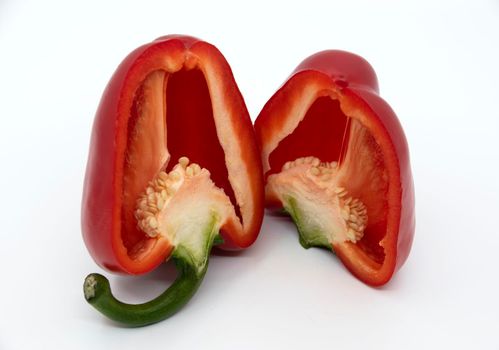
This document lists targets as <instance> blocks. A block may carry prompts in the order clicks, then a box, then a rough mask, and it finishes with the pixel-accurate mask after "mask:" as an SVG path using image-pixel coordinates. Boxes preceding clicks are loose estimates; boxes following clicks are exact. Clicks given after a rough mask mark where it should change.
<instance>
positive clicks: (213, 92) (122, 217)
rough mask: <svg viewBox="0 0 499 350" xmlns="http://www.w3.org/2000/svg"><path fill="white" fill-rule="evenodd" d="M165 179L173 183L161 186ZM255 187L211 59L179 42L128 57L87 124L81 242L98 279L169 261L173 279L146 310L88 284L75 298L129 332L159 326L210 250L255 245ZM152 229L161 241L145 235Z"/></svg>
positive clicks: (242, 137)
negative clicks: (95, 266) (90, 129)
mask: <svg viewBox="0 0 499 350" xmlns="http://www.w3.org/2000/svg"><path fill="white" fill-rule="evenodd" d="M187 157H188V158H187ZM177 161H179V164H177V165H175V164H176V162H177ZM189 161H192V164H191V165H188V163H189ZM172 174H176V175H172ZM165 176H167V177H168V176H169V177H170V178H172V177H176V178H177V180H179V182H178V183H176V184H174V183H173V182H174V181H173V182H172V183H169V184H166V183H163V181H164V180H165ZM170 180H174V179H173V178H172V179H170ZM262 183H263V179H262V171H261V163H260V160H259V159H258V151H257V145H256V141H255V138H254V132H253V128H252V125H251V120H250V118H249V115H248V112H247V110H246V107H245V105H244V101H243V99H242V97H241V94H240V92H239V90H238V88H237V85H236V83H235V81H234V78H233V77H232V73H231V70H230V68H229V66H228V64H227V62H226V61H225V59H224V57H223V56H222V55H221V53H220V52H219V51H218V50H217V49H216V48H215V47H214V46H212V45H210V44H208V43H206V42H203V41H200V40H199V39H196V38H193V37H187V36H180V35H171V36H166V37H161V38H159V39H157V40H155V41H153V42H152V43H149V44H147V45H144V46H142V47H140V48H138V49H136V50H135V51H133V52H132V53H131V54H130V55H129V56H128V57H127V58H125V60H124V61H123V62H122V63H121V64H120V66H119V67H118V69H117V70H116V72H115V73H114V75H113V77H112V79H111V80H110V82H109V84H108V86H107V88H106V90H105V92H104V95H103V97H102V100H101V103H100V105H99V109H98V111H97V115H96V118H95V122H94V127H93V133H92V140H91V145H90V153H89V159H88V164H87V172H86V176H85V184H84V192H83V203H82V231H83V237H84V240H85V243H86V246H87V248H88V250H89V252H90V253H91V255H92V257H93V258H94V260H95V261H96V262H97V264H99V265H100V266H101V267H103V268H105V269H107V270H110V271H113V272H118V273H126V274H143V273H146V272H149V271H151V270H152V269H154V268H155V267H156V266H157V265H159V264H160V263H161V262H163V261H165V260H167V259H168V258H169V257H172V258H173V260H174V262H175V263H176V264H177V266H179V271H180V273H181V275H180V276H179V277H178V278H177V280H176V282H175V283H174V284H173V285H172V286H171V287H170V288H171V290H170V289H169V290H167V291H166V292H165V293H164V295H162V296H160V297H159V298H160V299H161V300H159V299H158V300H155V301H153V302H152V304H150V303H146V304H143V305H137V306H136V307H135V306H133V305H132V306H131V305H127V304H124V303H119V302H116V301H113V298H114V297H112V295H111V294H110V290H109V286H108V282H107V281H105V279H104V277H103V276H100V275H95V274H93V275H90V276H89V277H87V280H86V282H85V285H84V291H85V297H86V298H87V300H88V301H89V302H90V303H91V304H92V305H94V306H95V307H96V308H97V309H99V311H101V312H103V313H105V314H106V315H107V316H109V317H111V318H113V319H115V320H117V321H120V322H124V323H128V324H132V325H136V326H137V325H145V324H148V323H152V322H157V321H158V320H160V319H162V318H165V317H168V316H170V315H171V314H173V313H174V311H176V310H178V309H179V308H180V307H181V305H183V303H185V302H187V301H188V299H189V298H190V296H192V295H193V293H194V291H195V290H196V289H197V287H198V286H199V283H200V281H201V279H202V278H203V276H204V273H205V272H206V267H207V260H208V255H209V253H210V250H211V247H212V245H213V244H214V242H218V243H220V242H222V243H221V244H220V245H219V247H221V248H222V249H241V248H246V247H248V246H250V245H251V244H252V243H253V242H254V241H255V239H256V238H257V235H258V232H259V229H260V226H261V222H262V218H263V184H262ZM159 185H160V186H159ZM163 185H165V186H164V188H161V186H163ZM172 186H173V187H172ZM156 190H159V192H157V191H156ZM163 190H164V191H165V192H162V191H163ZM158 195H159V197H158ZM163 196H164V197H163ZM153 204H154V206H153ZM148 206H149V207H148ZM156 214H157V215H156ZM144 220H146V221H144ZM155 225H156V226H158V227H160V228H161V230H160V231H158V232H153V231H154V230H153V226H155ZM218 234H219V235H218ZM189 281H190V282H189ZM106 285H107V287H106ZM179 286H180V287H179ZM187 287H188V288H187ZM96 293H97V294H96ZM165 300H167V301H168V302H167V303H165ZM151 305H153V306H154V308H152V306H151ZM158 305H161V307H159V309H158ZM109 310H111V311H109ZM137 313H140V314H141V315H142V316H141V317H138V316H137ZM139 319H140V321H138V320H139Z"/></svg>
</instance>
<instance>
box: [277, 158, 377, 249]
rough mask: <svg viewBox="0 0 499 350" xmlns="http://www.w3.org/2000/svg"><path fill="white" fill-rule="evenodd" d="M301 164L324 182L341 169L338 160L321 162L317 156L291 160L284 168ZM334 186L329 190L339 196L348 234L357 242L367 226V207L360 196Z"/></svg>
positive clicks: (349, 237) (287, 168) (341, 212)
mask: <svg viewBox="0 0 499 350" xmlns="http://www.w3.org/2000/svg"><path fill="white" fill-rule="evenodd" d="M299 165H308V166H309V169H308V171H309V173H310V174H312V175H313V176H315V177H317V179H318V180H321V181H322V183H324V182H325V181H328V180H331V179H333V177H334V175H335V174H336V173H337V172H338V171H339V168H338V162H334V161H333V162H330V163H327V162H321V161H320V160H319V159H318V158H316V157H303V158H298V159H296V160H294V161H289V162H287V163H285V164H284V165H283V167H282V170H283V171H284V170H289V169H291V168H294V167H297V166H299ZM333 184H334V182H331V183H330V185H333ZM328 186H329V185H328ZM333 186H334V187H333V188H332V190H331V189H329V188H328V191H331V194H332V195H336V196H337V197H338V201H339V208H340V214H341V217H342V218H343V220H344V221H345V225H346V228H347V231H346V235H347V237H348V239H349V240H350V241H352V242H356V241H358V240H359V239H361V238H362V236H363V234H364V230H365V228H366V226H367V208H366V206H365V205H364V203H362V202H361V201H360V200H359V199H358V198H353V197H351V196H348V191H347V190H346V189H345V188H343V187H337V186H336V184H334V185H333Z"/></svg>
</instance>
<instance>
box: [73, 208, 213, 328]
mask: <svg viewBox="0 0 499 350" xmlns="http://www.w3.org/2000/svg"><path fill="white" fill-rule="evenodd" d="M198 218H199V217H198ZM218 229H219V217H218V215H216V213H210V214H208V215H206V221H204V223H201V224H200V225H199V226H198V225H195V226H192V225H182V227H181V229H177V230H176V232H177V235H178V236H180V237H179V240H180V242H179V243H178V245H177V246H176V247H175V250H174V251H173V254H172V260H173V262H174V263H175V265H176V267H177V270H178V276H177V278H176V279H175V281H174V282H173V284H172V285H171V286H170V287H168V289H167V290H166V291H164V292H163V293H162V294H161V295H160V296H158V297H157V298H155V299H153V300H151V301H148V302H146V303H143V304H126V303H123V302H121V301H119V300H118V299H116V298H115V297H114V295H113V293H112V292H111V287H110V285H109V281H108V279H107V278H106V277H104V276H102V275H100V274H98V273H92V274H90V275H88V276H87V278H85V282H84V284H83V293H84V295H85V299H86V300H87V302H88V303H89V304H90V305H92V306H93V307H94V308H96V309H97V310H98V311H100V312H101V313H102V314H104V315H106V316H107V317H108V318H110V319H111V320H113V321H117V322H119V323H123V324H126V325H129V326H133V327H141V326H147V325H149V324H152V323H156V322H159V321H162V320H164V319H166V318H168V317H170V316H172V315H173V314H175V313H176V312H177V311H179V310H180V309H181V308H182V307H183V306H184V305H185V304H187V302H188V301H189V300H190V299H191V298H192V296H193V295H194V293H196V291H197V289H198V288H199V286H200V285H201V282H202V281H203V278H204V276H205V274H206V271H207V270H208V258H209V255H210V252H211V248H212V247H213V244H215V243H218V241H219V240H220V239H218V240H217V239H216V238H217V233H218ZM193 237H195V238H193Z"/></svg>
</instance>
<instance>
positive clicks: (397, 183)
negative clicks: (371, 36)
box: [255, 50, 415, 286]
mask: <svg viewBox="0 0 499 350" xmlns="http://www.w3.org/2000/svg"><path fill="white" fill-rule="evenodd" d="M305 77H306V78H305ZM304 79H309V81H319V80H321V81H326V84H328V85H329V86H330V88H331V89H332V90H336V91H341V95H342V96H343V99H344V100H345V101H347V103H346V104H348V107H346V108H348V109H350V110H354V109H355V110H358V111H362V113H363V114H364V115H365V116H366V117H367V119H368V123H369V124H370V125H371V126H372V128H371V130H370V131H371V133H372V134H373V136H374V137H375V138H376V139H377V141H378V142H381V143H382V144H383V145H385V146H384V151H386V152H387V154H388V153H389V154H390V156H387V158H390V161H389V166H387V168H388V169H387V170H388V171H389V178H390V180H389V181H390V182H389V183H390V187H391V188H392V192H391V195H390V201H391V204H392V210H391V214H390V219H389V220H391V222H394V223H395V225H394V226H395V227H396V232H395V230H393V231H394V232H393V234H391V237H390V239H389V241H387V242H385V244H386V246H384V248H385V261H384V263H383V264H382V267H381V268H380V269H379V272H376V273H373V272H372V269H370V268H366V266H369V265H372V264H371V262H369V261H367V259H364V258H363V259H360V258H359V259H357V258H356V254H355V250H356V249H357V248H356V247H355V244H353V243H343V244H341V245H337V246H334V250H335V252H336V254H337V255H338V257H339V258H340V259H341V261H342V262H343V264H344V265H345V266H346V267H347V268H348V270H349V271H350V272H352V273H353V274H354V275H355V276H356V277H357V278H359V279H360V280H362V281H363V282H365V283H367V284H369V285H373V286H380V285H383V284H385V283H386V282H388V281H389V280H390V279H391V277H392V275H393V273H394V272H395V271H396V270H398V269H399V268H400V267H401V266H402V265H403V263H404V262H405V261H406V259H407V257H408V255H409V251H410V249H411V246H412V241H413V237H414V231H415V213H414V185H413V179H412V173H411V167H410V162H409V151H408V146H407V141H406V138H405V135H404V132H403V130H402V127H401V125H400V123H399V120H398V118H397V116H396V115H395V113H394V112H393V110H392V109H391V108H390V106H389V105H388V104H387V103H386V102H385V101H384V100H383V99H382V98H381V97H380V96H379V88H378V79H377V77H376V73H375V72H374V70H373V69H372V67H371V66H370V64H369V63H368V62H367V61H366V60H365V59H363V58H362V57H360V56H357V55H355V54H352V53H349V52H345V51H339V50H327V51H322V52H319V53H316V54H314V55H312V56H310V57H308V58H307V59H305V60H304V61H303V62H302V63H301V64H300V65H299V66H298V67H297V68H296V70H295V71H294V72H293V73H292V75H291V76H290V78H289V79H288V80H287V81H286V83H285V84H284V85H283V86H282V87H281V88H280V89H279V90H278V91H277V92H276V93H275V94H274V96H273V97H272V98H271V99H270V100H269V101H268V102H267V104H266V105H265V107H264V108H263V110H262V111H261V113H260V115H259V116H258V118H257V120H256V122H255V131H256V134H257V140H258V142H259V145H260V149H263V147H264V145H265V143H266V141H267V139H269V137H270V136H271V135H272V133H274V132H275V131H276V130H278V129H279V128H280V127H281V123H282V119H281V118H286V115H285V114H282V115H278V116H277V117H276V113H275V111H276V110H285V109H286V108H289V105H288V104H290V103H292V102H290V101H292V99H288V100H284V99H283V98H282V95H283V94H289V89H291V93H299V92H296V91H293V89H297V87H296V86H297V85H293V84H295V82H296V81H298V80H304ZM296 84H298V83H296ZM298 85H299V84H298ZM286 89H288V90H286ZM283 101H284V102H283ZM280 103H281V104H280ZM271 110H272V113H271ZM320 127H321V125H317V128H320ZM265 161H266V159H263V162H264V163H265ZM275 204H276V203H275V202H273V201H272V200H269V199H267V203H266V205H267V206H268V207H273V206H275ZM281 206H282V203H281ZM359 249H360V248H359Z"/></svg>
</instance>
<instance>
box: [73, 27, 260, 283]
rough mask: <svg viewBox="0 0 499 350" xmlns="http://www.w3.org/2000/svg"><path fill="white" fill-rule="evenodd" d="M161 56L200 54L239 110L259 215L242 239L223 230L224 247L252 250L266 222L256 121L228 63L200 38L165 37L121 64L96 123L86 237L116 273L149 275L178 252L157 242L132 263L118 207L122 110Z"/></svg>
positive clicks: (84, 223) (84, 218) (94, 253)
mask: <svg viewBox="0 0 499 350" xmlns="http://www.w3.org/2000/svg"><path fill="white" fill-rule="evenodd" d="M162 52H168V54H170V55H171V56H172V57H184V56H186V55H188V54H189V53H192V52H195V53H196V54H197V55H198V56H201V57H204V59H207V60H211V61H212V63H213V64H214V66H215V67H216V70H217V76H218V77H219V79H223V80H224V82H225V83H226V86H227V87H228V89H227V91H226V96H225V98H226V100H227V104H228V105H230V108H231V110H233V111H237V115H238V120H237V123H238V129H237V130H236V135H234V137H235V138H238V139H239V140H242V141H241V142H244V143H245V149H244V152H243V154H242V155H241V157H242V159H243V160H244V161H245V162H246V164H247V165H248V167H249V168H250V169H253V170H254V171H252V173H254V174H255V175H254V176H252V177H251V184H252V186H251V189H250V190H249V191H251V192H252V193H251V195H252V197H253V200H254V208H253V209H254V212H255V213H254V220H253V221H252V222H250V223H247V227H248V229H247V230H246V233H245V235H244V236H243V235H240V236H238V234H239V232H237V231H236V230H234V228H233V227H231V223H230V222H229V223H228V224H227V225H226V226H224V227H222V229H224V232H225V233H229V234H226V235H224V240H225V242H226V243H225V244H224V245H223V246H221V247H222V248H226V249H241V248H246V247H248V246H249V245H251V244H252V243H253V242H254V241H255V239H256V238H257V236H258V232H259V229H260V226H261V223H262V220H263V185H262V179H261V176H259V175H258V174H261V173H262V170H261V163H260V160H259V158H258V148H257V144H256V141H255V139H254V131H253V128H252V125H251V119H250V118H249V114H248V111H247V109H246V106H245V104H244V100H243V98H242V96H241V93H240V92H239V90H238V88H237V85H236V83H235V81H234V78H233V76H232V72H231V70H230V67H229V65H228V63H227V62H226V61H225V58H224V57H223V56H222V54H221V53H220V52H219V51H218V50H217V49H216V48H215V47H214V46H212V45H211V44H208V43H206V42H204V41H201V40H199V39H197V38H194V37H190V36H184V35H168V36H163V37H160V38H158V39H156V40H154V41H153V42H151V43H149V44H146V45H143V46H141V47H139V48H137V49H136V50H134V51H133V52H131V53H130V54H129V55H128V56H127V57H126V58H125V59H124V60H123V62H122V63H121V64H120V65H119V66H118V68H117V70H116V71H115V73H114V75H113V77H112V78H111V80H110V81H109V83H108V86H107V87H106V90H105V91H104V94H103V96H102V99H101V102H100V105H99V108H98V110H97V113H96V117H95V121H94V125H93V131H92V138H91V142H90V151H89V158H88V163H87V170H86V175H85V182H84V190H83V200H82V221H81V224H82V233H83V238H84V241H85V244H86V246H87V248H88V250H89V252H90V254H91V256H92V257H93V259H94V260H95V262H96V263H97V264H98V265H100V266H101V267H103V268H105V269H107V270H109V271H112V272H118V273H128V274H142V273H146V272H149V271H151V270H152V269H154V268H155V267H156V266H157V265H159V264H160V263H162V262H164V261H165V259H167V258H168V256H169V255H170V254H171V252H172V250H173V246H171V245H170V243H169V242H167V241H166V240H162V241H159V240H158V243H157V244H156V245H155V246H154V248H153V249H152V250H151V254H149V256H147V257H145V258H142V259H140V261H139V260H138V259H136V260H134V259H130V257H129V256H128V255H127V252H126V249H124V247H123V244H122V241H121V238H120V232H119V226H120V220H121V217H120V215H119V211H118V210H117V209H116V208H117V207H119V206H120V205H121V194H120V193H121V191H122V182H123V179H122V178H120V177H121V175H122V174H121V172H122V171H121V170H120V166H121V165H122V163H123V157H124V155H123V151H122V150H123V149H124V148H125V146H124V143H126V141H125V137H124V136H123V133H124V128H125V127H124V125H125V124H126V123H127V121H128V120H127V119H126V118H128V117H126V116H124V114H125V113H123V112H121V109H123V108H122V106H123V105H127V104H128V105H131V100H132V99H133V93H134V91H135V89H136V87H137V84H138V83H139V81H137V79H139V77H138V76H139V75H140V74H142V73H143V72H145V71H150V70H151V69H152V66H156V65H158V66H159V65H160V62H159V61H160V60H161V59H162V58H163V57H162V56H161V53H162ZM186 57H187V56H186ZM186 62H187V61H186ZM163 64H164V63H163ZM186 64H187V63H186ZM137 72H138V73H137ZM120 149H121V151H120Z"/></svg>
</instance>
